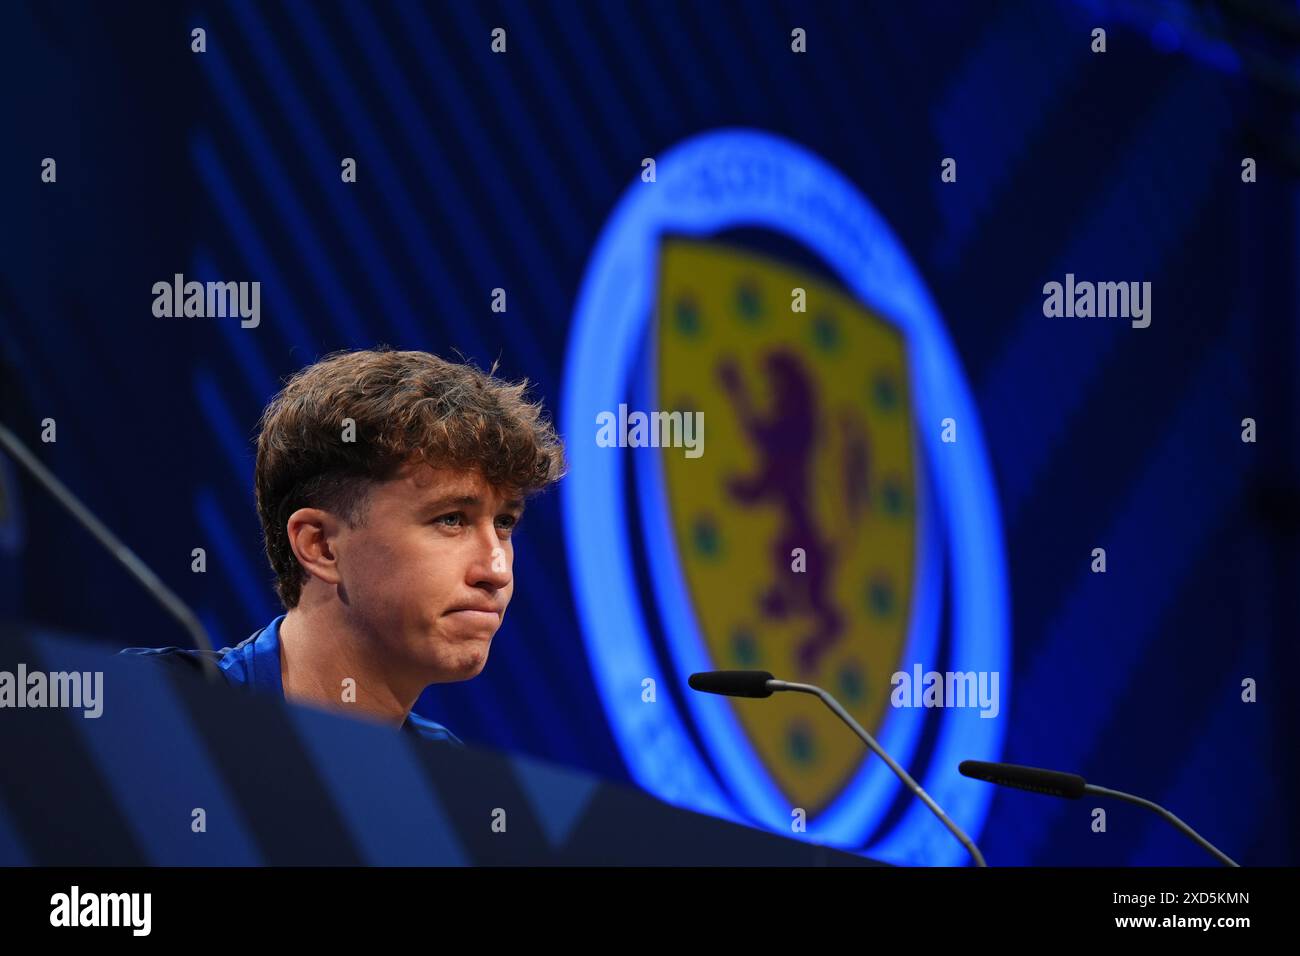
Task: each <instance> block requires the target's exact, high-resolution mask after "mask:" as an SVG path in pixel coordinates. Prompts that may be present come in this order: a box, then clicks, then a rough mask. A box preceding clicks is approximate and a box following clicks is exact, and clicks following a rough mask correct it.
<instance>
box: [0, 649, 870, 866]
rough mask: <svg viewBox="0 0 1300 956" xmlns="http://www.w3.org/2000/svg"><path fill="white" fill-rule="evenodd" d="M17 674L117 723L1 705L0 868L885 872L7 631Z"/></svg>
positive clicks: (564, 777)
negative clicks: (72, 689)
mask: <svg viewBox="0 0 1300 956" xmlns="http://www.w3.org/2000/svg"><path fill="white" fill-rule="evenodd" d="M19 663H23V664H24V665H25V668H26V670H27V672H28V673H31V672H34V671H41V672H44V673H51V672H64V673H72V672H82V673H90V674H94V673H95V672H99V673H102V675H103V676H102V701H101V702H100V706H101V708H102V713H101V714H100V716H98V717H90V716H84V714H85V713H87V711H86V710H85V709H84V707H83V708H76V707H59V708H54V707H49V706H41V707H26V706H24V707H16V706H6V707H4V708H0V755H3V759H4V764H5V773H4V775H3V778H0V865H6V866H15V865H18V866H24V865H35V866H72V867H81V866H264V865H265V866H321V865H326V866H329V865H338V866H348V865H353V866H356V865H361V866H575V865H576V866H592V865H594V866H622V865H632V866H873V865H875V866H879V865H885V864H882V863H879V862H878V861H873V860H869V859H866V858H863V857H860V856H856V855H854V854H851V853H845V852H841V851H838V850H834V849H830V848H827V847H822V846H817V845H813V844H809V843H805V842H802V841H799V840H795V839H793V838H789V837H783V836H780V835H777V834H773V833H769V832H767V831H763V830H758V829H754V828H751V827H747V826H743V825H740V824H736V823H731V822H729V821H724V820H719V819H717V818H714V817H710V816H707V815H704V814H699V813H695V812H692V811H689V810H684V809H681V808H679V807H674V806H672V805H670V804H668V803H665V802H663V801H660V800H657V799H655V798H653V797H651V796H649V795H647V794H645V793H642V792H640V791H638V790H635V789H633V788H630V787H626V786H623V785H620V784H615V783H612V782H609V781H605V780H601V779H599V778H597V777H594V776H591V775H589V774H586V773H583V772H579V771H576V770H572V769H568V768H564V767H560V766H558V765H554V764H550V763H546V762H543V761H538V760H534V759H531V758H527V757H523V756H517V755H507V754H500V753H496V752H493V751H490V750H486V749H478V748H465V749H461V748H457V747H454V746H451V745H447V744H440V743H437V742H434V741H427V740H423V739H420V738H418V737H416V736H415V735H413V734H407V733H399V732H397V731H395V730H393V729H391V728H388V727H381V726H376V725H374V724H371V723H367V722H365V721H361V720H352V719H349V718H347V717H344V716H339V715H335V714H331V713H326V712H323V711H318V710H316V709H314V708H309V707H302V706H297V705H293V704H289V703H287V702H285V701H283V700H277V699H275V698H273V697H270V696H267V695H255V694H248V693H240V692H237V691H236V690H234V689H232V688H230V687H227V686H224V684H223V685H212V684H208V683H207V682H205V681H204V680H203V679H202V678H200V677H197V676H192V675H188V674H183V673H180V672H175V673H174V672H173V671H172V669H171V668H163V667H158V666H156V665H155V664H153V663H151V662H148V661H145V660H142V659H140V658H130V657H125V658H124V657H119V656H117V655H116V654H114V653H113V652H112V651H111V650H108V649H105V648H104V647H103V646H102V645H95V644H94V643H90V642H86V641H84V640H79V639H76V638H72V637H69V636H66V635H59V634H55V633H50V632H41V631H34V630H30V629H29V630H19V629H17V628H15V627H13V626H9V627H5V628H0V671H8V672H10V673H11V674H16V673H17V669H18V664H19Z"/></svg>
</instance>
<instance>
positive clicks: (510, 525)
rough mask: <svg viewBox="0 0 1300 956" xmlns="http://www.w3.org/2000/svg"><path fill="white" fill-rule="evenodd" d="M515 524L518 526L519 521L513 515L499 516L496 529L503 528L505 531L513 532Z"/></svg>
mask: <svg viewBox="0 0 1300 956" xmlns="http://www.w3.org/2000/svg"><path fill="white" fill-rule="evenodd" d="M517 524H519V519H518V518H516V517H515V516H514V515H501V516H500V517H499V518H497V527H498V528H504V529H505V530H507V531H510V530H513V529H514V527H515V525H517Z"/></svg>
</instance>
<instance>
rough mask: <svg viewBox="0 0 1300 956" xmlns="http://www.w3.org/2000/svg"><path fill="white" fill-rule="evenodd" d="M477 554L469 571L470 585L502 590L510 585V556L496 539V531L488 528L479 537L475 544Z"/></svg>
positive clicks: (498, 539) (499, 540)
mask: <svg viewBox="0 0 1300 956" xmlns="http://www.w3.org/2000/svg"><path fill="white" fill-rule="evenodd" d="M476 548H477V554H476V557H475V561H474V564H473V566H472V567H471V569H470V577H471V578H472V579H473V580H472V581H471V582H470V583H471V584H473V585H474V586H475V587H491V588H493V589H496V588H503V587H505V586H506V585H508V584H509V583H510V578H511V571H510V555H509V554H508V553H506V549H505V546H504V545H503V544H502V543H501V539H500V538H498V537H497V533H496V529H495V528H490V529H488V530H487V531H485V532H484V533H483V534H482V535H480V536H479V539H478V542H477V544H476Z"/></svg>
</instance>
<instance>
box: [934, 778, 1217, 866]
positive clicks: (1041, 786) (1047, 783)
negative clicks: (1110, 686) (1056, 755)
mask: <svg viewBox="0 0 1300 956" xmlns="http://www.w3.org/2000/svg"><path fill="white" fill-rule="evenodd" d="M957 769H958V770H959V771H960V772H961V773H962V775H963V776H966V777H970V778H972V779H974V780H984V781H987V782H988V783H996V784H998V785H1000V786H1004V787H1016V788H1017V789H1020V790H1030V791H1033V792H1034V793H1045V794H1047V795H1048V796H1052V797H1065V798H1066V799H1067V800H1078V799H1079V798H1080V797H1082V796H1083V795H1084V794H1085V793H1092V794H1096V795H1097V796H1102V797H1114V798H1115V799H1116V800H1123V801H1125V802H1126V803H1132V804H1136V805H1137V806H1139V807H1146V808H1147V809H1148V810H1154V811H1155V812H1156V813H1158V814H1160V816H1161V817H1163V818H1164V819H1165V820H1168V821H1169V822H1170V823H1172V824H1173V825H1174V826H1175V827H1176V828H1177V829H1178V830H1179V831H1180V832H1181V833H1184V834H1186V835H1187V836H1188V837H1190V838H1191V839H1192V840H1193V841H1195V842H1196V843H1197V844H1199V845H1200V846H1201V847H1202V848H1204V849H1205V850H1207V851H1208V852H1209V853H1210V854H1212V855H1213V856H1214V857H1215V859H1217V860H1218V861H1219V862H1220V863H1222V864H1223V865H1224V866H1239V865H1240V864H1238V863H1236V862H1234V861H1233V860H1232V858H1230V857H1229V856H1228V855H1227V854H1225V853H1223V852H1221V851H1220V850H1219V849H1218V847H1216V846H1215V845H1214V844H1213V843H1211V842H1210V841H1209V840H1207V839H1205V837H1203V836H1201V835H1200V834H1199V833H1197V832H1196V831H1195V830H1193V829H1192V828H1191V827H1189V826H1188V825H1187V824H1186V823H1184V822H1183V821H1182V820H1180V819H1178V818H1177V817H1176V816H1174V815H1173V814H1172V813H1170V812H1169V811H1168V810H1166V809H1165V808H1164V807H1162V806H1160V805H1159V804H1156V803H1152V802H1151V801H1150V800H1144V799H1143V798H1142V797H1136V796H1134V795H1133V794H1131V793H1124V792H1122V791H1120V790H1111V789H1109V788H1107V787H1098V786H1095V785H1094V784H1091V783H1088V782H1087V781H1086V780H1084V779H1083V778H1082V777H1080V776H1079V775H1078V774H1077V773H1063V772H1061V771H1059V770H1042V769H1040V768H1038V767H1022V766H1019V765H1018V764H1012V763H985V762H984V761H983V760H963V761H962V762H961V763H960V764H958V766H957Z"/></svg>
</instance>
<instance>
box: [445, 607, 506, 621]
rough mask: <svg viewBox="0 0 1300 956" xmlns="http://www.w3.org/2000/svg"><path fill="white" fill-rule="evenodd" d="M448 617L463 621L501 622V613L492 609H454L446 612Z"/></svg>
mask: <svg viewBox="0 0 1300 956" xmlns="http://www.w3.org/2000/svg"><path fill="white" fill-rule="evenodd" d="M446 616H447V617H456V618H460V619H461V620H463V621H482V622H484V623H486V622H489V621H493V622H495V621H500V620H501V612H500V611H498V610H497V609H496V608H490V607H477V606H471V607H454V608H451V609H450V610H448V611H447V612H446Z"/></svg>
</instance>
